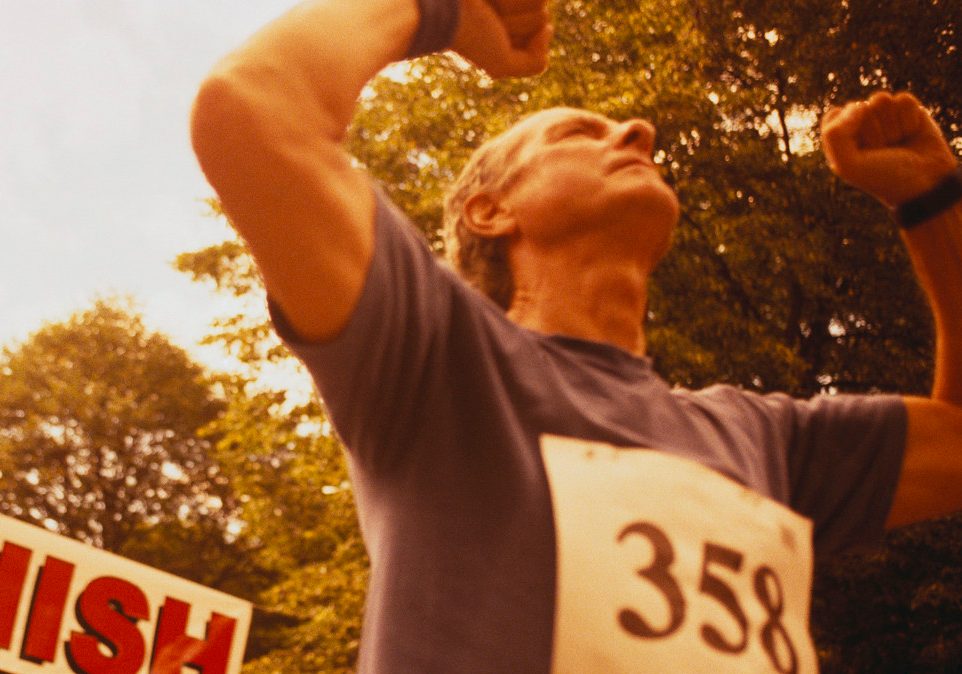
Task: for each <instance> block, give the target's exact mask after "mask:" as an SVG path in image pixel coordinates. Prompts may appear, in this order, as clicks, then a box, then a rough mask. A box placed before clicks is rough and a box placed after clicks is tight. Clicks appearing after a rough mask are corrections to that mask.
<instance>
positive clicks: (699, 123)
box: [178, 0, 962, 674]
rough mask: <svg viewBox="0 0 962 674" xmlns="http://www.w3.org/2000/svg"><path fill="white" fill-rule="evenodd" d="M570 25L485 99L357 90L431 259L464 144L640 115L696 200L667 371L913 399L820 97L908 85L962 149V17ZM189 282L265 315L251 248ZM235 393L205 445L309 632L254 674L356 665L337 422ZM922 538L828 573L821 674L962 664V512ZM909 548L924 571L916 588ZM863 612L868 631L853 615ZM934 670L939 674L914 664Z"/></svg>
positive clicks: (919, 335)
mask: <svg viewBox="0 0 962 674" xmlns="http://www.w3.org/2000/svg"><path fill="white" fill-rule="evenodd" d="M555 11H556V21H555V23H556V35H557V38H556V42H555V45H554V47H553V50H554V59H553V64H552V66H551V68H550V69H549V70H548V72H547V73H545V74H544V75H543V76H542V77H539V78H535V79H520V80H511V81H499V82H492V81H491V80H489V79H487V78H485V77H483V76H479V75H478V73H477V72H475V71H474V70H472V69H471V68H470V67H469V66H467V65H466V64H464V63H463V62H462V61H460V60H459V59H457V58H455V57H453V56H450V55H444V56H436V57H431V58H426V59H421V60H419V61H417V62H415V63H413V64H411V65H410V66H409V69H408V76H407V77H406V78H399V77H397V76H396V71H394V72H395V74H394V75H393V76H384V77H381V78H379V79H377V80H376V81H374V82H373V83H372V84H371V87H370V89H369V91H368V92H366V93H365V95H364V96H363V97H362V100H361V101H360V104H359V109H358V112H357V115H356V117H355V120H354V123H353V125H352V128H351V133H350V139H349V149H350V151H351V153H352V154H353V156H354V157H355V159H356V160H357V161H358V162H359V163H360V164H361V165H363V166H365V167H366V168H367V169H368V170H369V171H370V172H371V173H372V174H373V175H374V176H375V177H376V178H378V179H379V180H380V181H381V182H382V183H383V185H384V187H385V189H386V190H387V192H388V193H389V195H390V196H391V197H392V198H393V199H394V200H395V201H396V202H397V203H398V204H399V205H400V207H401V208H402V210H404V211H405V212H406V213H407V214H409V215H410V216H411V217H412V219H413V220H414V222H415V224H416V225H417V226H418V227H419V228H420V229H421V230H422V231H423V232H424V234H425V236H426V238H427V240H428V241H429V242H430V243H431V245H432V246H433V248H434V249H435V250H437V251H438V252H441V251H442V249H443V243H442V238H441V236H440V234H439V231H438V229H439V225H440V221H441V203H442V197H443V194H444V190H445V188H446V186H447V185H448V184H449V183H450V182H451V181H452V180H453V179H454V177H455V176H456V174H457V172H458V171H459V170H460V167H461V166H462V165H463V164H464V162H465V161H466V160H467V157H468V156H469V154H470V152H471V151H472V150H473V149H474V148H475V147H477V146H478V145H479V144H480V143H481V142H483V141H484V140H485V139H487V138H489V137H491V136H492V135H493V134H495V133H498V132H500V131H502V130H503V129H505V128H507V127H508V126H509V125H510V124H511V123H512V122H513V121H515V120H517V118H518V117H520V116H521V115H523V114H526V113H528V112H532V111H535V110H538V109H541V108H544V107H548V106H554V105H569V106H577V107H585V108H589V109H592V110H595V111H598V112H601V113H603V114H606V115H609V116H611V117H614V118H617V119H625V118H630V117H644V118H647V119H651V120H652V121H653V122H654V123H655V125H656V126H657V128H658V132H659V141H658V147H659V152H658V153H657V154H656V160H657V161H658V162H659V163H660V164H661V165H662V166H663V168H664V170H665V175H666V178H667V179H668V180H669V182H670V183H671V184H672V185H673V186H674V187H675V189H676V190H677V191H678V193H679V195H680V197H681V200H682V203H683V204H684V207H685V209H684V213H683V216H682V220H681V222H680V224H679V226H678V228H677V230H676V233H675V246H674V248H673V251H672V252H671V254H670V255H669V256H668V258H667V259H666V260H665V261H664V262H663V264H662V265H661V266H660V268H659V270H658V271H657V274H656V277H655V279H654V281H653V287H652V288H651V299H650V306H649V314H648V317H647V324H648V335H649V345H650V350H651V353H652V355H653V356H654V357H655V360H656V365H657V367H658V369H659V371H660V372H661V373H662V374H663V375H664V376H665V378H666V379H668V380H669V381H671V382H673V383H678V384H682V385H685V386H690V387H698V386H703V385H706V384H709V383H713V382H716V381H727V382H732V383H736V384H740V385H742V386H745V387H747V388H753V389H758V390H775V389H778V390H784V391H787V392H789V393H792V394H794V395H798V396H807V395H811V394H814V393H817V392H820V391H835V390H840V391H850V392H870V391H877V390H887V391H899V392H903V393H924V392H925V391H926V390H927V389H928V386H929V379H930V377H931V361H932V348H933V346H932V328H931V319H930V317H929V314H928V310H927V308H926V305H925V301H924V298H923V297H922V295H921V293H920V291H919V289H918V287H917V284H916V282H915V280H914V278H913V276H912V273H911V270H910V268H909V264H908V261H907V259H906V255H905V252H904V250H903V248H902V245H901V243H900V242H899V240H898V236H897V234H896V233H895V231H894V228H893V227H892V225H891V223H890V222H889V220H888V216H887V214H885V213H884V211H883V210H882V209H881V208H880V207H879V206H877V205H876V204H875V203H873V202H872V201H870V200H869V199H867V198H866V197H863V196H862V195H859V194H856V193H854V192H853V191H851V190H849V189H847V188H845V187H844V186H842V185H841V184H839V182H838V181H837V180H836V179H834V178H833V177H832V176H831V174H830V172H829V171H828V169H827V168H826V166H825V165H824V162H823V160H822V159H821V155H820V152H819V140H818V133H817V126H818V122H819V120H820V118H821V116H822V115H823V114H824V113H825V111H826V110H827V109H828V107H829V106H831V105H835V104H839V103H843V102H845V101H847V100H850V99H853V98H856V97H863V96H865V95H867V94H868V93H870V92H871V91H872V90H874V89H875V88H878V87H881V86H886V87H895V88H910V89H912V90H913V91H914V92H915V93H916V94H917V95H918V96H919V97H920V98H921V99H922V100H924V101H926V102H927V103H928V104H929V105H931V106H932V108H933V110H934V112H935V114H936V117H937V119H938V120H939V121H940V123H941V124H942V125H943V128H944V129H946V130H947V131H948V132H949V134H950V135H951V136H952V137H953V138H954V139H955V143H956V146H957V147H959V148H960V149H962V144H960V143H962V139H960V136H962V131H960V123H962V98H960V96H962V94H960V90H959V87H958V82H959V81H962V72H960V70H959V69H960V67H962V65H960V64H962V60H960V59H959V51H958V50H959V46H960V45H959V42H960V39H959V33H958V31H959V26H960V21H962V4H959V3H955V2H947V1H946V0H844V1H843V0H812V1H811V2H806V3H796V2H788V1H786V0H777V1H774V2H773V1H771V0H769V1H767V2H763V1H761V0H712V1H711V2H708V0H644V1H643V2H637V1H632V2H629V1H628V0H609V1H607V2H599V1H598V0H564V1H562V2H559V3H557V6H556V10H555ZM178 266H179V268H180V269H181V270H183V271H186V272H188V273H190V274H192V275H193V276H194V278H196V279H199V280H206V281H208V282H213V283H214V284H215V285H216V286H218V287H220V288H222V289H224V290H226V291H228V292H231V293H233V294H235V295H238V296H257V297H262V293H263V290H262V288H260V285H259V280H258V279H257V276H256V274H255V273H254V272H253V269H252V266H251V264H250V261H249V260H248V259H247V258H246V256H245V255H244V254H243V251H242V246H241V244H239V243H238V242H236V241H231V242H227V243H225V244H224V245H223V246H220V247H213V248H210V249H207V250H205V251H200V252H199V253H193V254H185V255H184V256H181V258H179V260H178ZM268 335H269V329H268V327H267V324H266V322H265V317H264V315H263V314H262V313H258V314H256V316H254V317H251V316H250V315H238V316H235V317H230V318H227V319H224V320H222V321H220V322H219V325H218V328H217V332H216V333H215V334H214V335H213V336H212V339H213V340H215V341H220V342H222V343H224V344H225V345H227V346H228V347H229V348H231V349H232V350H233V351H234V353H237V354H240V355H241V356H242V358H243V359H244V360H245V362H247V363H248V364H250V365H252V366H253V367H254V368H255V369H257V368H258V367H259V364H260V363H263V362H265V361H266V360H268V359H274V360H277V359H282V358H283V357H284V352H283V351H282V350H280V349H278V347H277V344H276V342H272V341H270V340H269V339H267V336H268ZM228 388H231V387H230V386H228ZM231 390H232V391H233V392H232V394H231V395H230V396H229V397H230V399H231V400H232V403H231V407H230V409H229V410H228V412H227V413H226V415H225V416H224V417H223V418H222V419H221V420H220V421H219V422H218V423H217V424H215V425H214V426H212V427H211V428H212V430H213V432H215V434H216V435H217V436H218V438H219V440H218V441H217V449H216V452H217V456H218V460H220V461H221V462H223V464H224V465H225V466H228V468H226V469H225V470H226V471H227V472H228V473H229V474H230V475H231V476H232V480H233V481H234V484H235V485H236V488H237V489H238V491H239V492H240V493H242V494H244V496H243V501H244V504H243V512H242V519H243V521H244V522H245V523H246V525H247V528H246V529H245V531H244V534H243V536H244V537H245V539H246V540H247V541H248V542H249V543H250V544H251V545H252V546H253V547H255V548H257V549H258V550H259V553H258V554H259V560H260V561H261V562H262V563H263V564H265V565H266V567H267V568H270V569H272V570H274V571H276V572H277V573H279V574H280V575H281V576H282V579H281V580H280V581H279V582H278V583H277V584H276V585H275V586H274V587H273V588H272V589H271V590H269V591H267V592H265V593H263V594H262V595H261V597H260V601H261V602H262V603H263V605H264V606H265V607H269V609H270V611H273V612H276V613H277V614H280V615H288V616H292V617H293V618H294V619H295V621H296V622H294V623H290V624H286V625H281V626H278V625H274V626H272V627H270V628H269V629H268V630H267V632H269V634H267V633H265V635H264V636H263V638H262V643H265V644H266V643H270V644H273V645H274V648H273V649H272V650H270V652H267V653H265V654H264V655H263V656H262V657H259V658H257V659H256V660H254V661H252V662H250V663H249V664H248V665H247V671H250V672H257V673H258V674H259V673H260V672H274V671H299V672H311V671H349V668H350V666H351V663H353V661H354V657H355V656H356V643H357V642H356V639H357V626H358V615H359V613H360V607H361V605H362V595H363V583H364V579H365V577H366V572H365V568H366V566H365V565H366V562H365V559H364V557H363V551H362V547H361V543H360V537H359V534H358V532H357V528H356V524H355V522H354V515H353V510H352V506H351V503H350V491H349V489H346V488H344V487H343V485H344V484H345V482H344V480H346V475H345V472H344V468H343V464H342V463H341V459H340V458H339V453H338V448H337V444H336V442H335V440H334V439H333V438H331V437H330V436H329V435H327V434H325V433H312V434H304V433H303V432H302V431H303V430H304V429H305V428H308V427H310V426H312V425H313V426H314V427H315V428H316V427H318V426H319V425H320V426H321V427H323V425H324V418H323V415H322V413H321V411H320V410H319V409H317V408H315V407H313V406H307V407H303V408H293V409H292V410H287V409H286V408H285V402H284V398H283V396H282V395H281V394H274V393H269V392H268V393H264V392H262V393H258V394H252V393H250V392H249V391H248V390H247V389H246V387H245V385H244V382H239V383H238V382H235V384H234V387H233V388H232V389H231ZM299 429H300V430H299ZM324 486H327V487H329V489H327V492H329V493H327V494H325V493H324ZM332 490H333V491H332ZM933 527H934V528H931V529H929V528H926V527H924V526H923V527H919V528H915V529H913V530H912V532H911V533H910V534H905V536H906V538H899V536H901V534H897V535H896V536H895V537H894V538H893V539H892V541H891V542H890V545H889V546H888V547H887V548H885V549H884V550H882V551H881V552H876V553H873V554H872V555H869V556H868V557H846V558H844V559H842V560H839V561H838V562H836V563H834V564H832V563H830V562H824V563H823V564H822V565H821V566H820V569H819V585H818V589H817V592H816V598H815V628H814V631H815V634H816V638H817V639H818V641H819V649H820V654H821V656H822V659H823V665H824V667H825V671H839V672H843V671H844V672H851V671H942V670H939V669H938V667H939V666H940V665H939V663H941V664H942V665H945V663H949V662H953V661H957V655H958V650H957V645H958V639H957V638H958V634H959V633H960V629H962V628H960V623H959V615H960V613H959V611H958V610H957V609H958V601H957V600H958V596H957V595H958V592H959V590H958V588H959V584H958V580H959V579H958V562H957V559H958V556H957V553H958V551H957V549H955V548H951V546H952V545H955V546H957V545H958V541H959V540H962V533H960V531H959V529H958V522H957V521H955V520H950V521H947V522H945V523H941V524H938V525H933ZM906 541H909V542H910V544H908V543H906ZM946 546H949V547H946ZM945 550H950V551H954V552H952V554H944V553H943V551H945ZM912 555H914V556H915V557H917V558H925V559H927V560H928V562H929V563H927V564H926V565H920V566H919V568H920V569H921V568H922V567H924V570H920V572H919V574H918V575H916V576H907V575H906V574H904V573H903V571H904V569H905V566H906V565H907V564H908V563H909V562H908V561H907V560H909V559H911V556H912ZM953 555H954V556H953ZM864 569H869V570H870V571H869V575H868V578H869V580H866V581H865V582H861V581H860V579H859V575H860V574H861V572H862V571H863V570H864ZM902 576H906V577H902ZM870 601H874V602H875V603H873V604H871V608H870V609H867V610H868V611H869V612H872V613H873V616H872V619H873V621H874V622H872V623H871V624H870V625H869V624H867V623H866V622H865V619H863V618H861V617H859V616H862V613H861V612H860V610H861V609H862V607H865V606H867V605H869V604H868V602H870ZM931 606H937V607H938V610H935V609H933V610H932V611H929V612H928V613H925V611H926V610H928V609H926V607H931ZM919 611H922V613H924V616H925V617H924V619H923V618H922V617H920V616H922V613H919ZM857 617H858V619H856V618H857ZM862 625H865V628H864V629H863V628H862V627H861V626H862ZM850 628H852V629H850ZM874 635H878V640H876V639H875V638H874ZM882 642H884V645H882ZM873 651H875V652H877V653H878V654H881V653H884V654H886V655H885V657H887V658H889V660H888V661H889V662H898V663H901V664H899V666H898V667H896V668H894V669H893V668H888V669H886V666H885V665H884V664H881V663H883V662H884V661H885V660H884V658H882V657H881V656H879V657H878V658H876V659H875V660H869V659H866V658H868V657H869V654H871V653H872V652H873ZM953 658H956V660H953ZM920 662H922V663H925V662H929V663H934V664H931V668H930V670H925V669H914V668H913V667H916V666H919V665H918V663H920ZM845 663H849V665H846V664H845ZM852 663H862V664H864V666H865V669H861V670H859V669H852V667H860V666H862V665H861V664H852ZM867 663H875V664H872V665H869V664H867ZM902 664H904V665H905V666H904V667H903V666H902ZM846 666H849V668H847V669H846ZM922 666H923V667H924V666H928V665H924V664H923V665H922Z"/></svg>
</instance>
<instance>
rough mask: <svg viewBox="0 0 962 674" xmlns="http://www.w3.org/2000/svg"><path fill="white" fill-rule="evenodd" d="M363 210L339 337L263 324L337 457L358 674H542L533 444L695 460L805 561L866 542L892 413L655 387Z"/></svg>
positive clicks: (893, 450)
mask: <svg viewBox="0 0 962 674" xmlns="http://www.w3.org/2000/svg"><path fill="white" fill-rule="evenodd" d="M377 198H378V206H377V216H376V225H375V251H374V255H373V260H372V262H371V267H370V269H369V271H368V275H367V279H366V282H365V286H364V290H363V292H362V295H361V297H360V300H359V303H358V305H357V307H356V309H355V311H354V313H353V315H352V317H351V319H350V321H349V323H348V325H347V326H346V327H345V328H344V330H343V332H342V333H341V334H340V335H338V336H337V337H336V338H335V339H334V340H333V341H331V342H329V343H325V344H306V343H301V342H298V341H297V340H296V338H294V336H293V334H292V332H291V331H290V329H289V327H288V326H287V325H286V323H285V321H284V318H283V316H282V315H281V314H280V312H279V311H277V309H276V307H272V312H273V317H274V321H275V324H276V326H277V328H278V331H279V332H280V334H281V335H282V337H284V338H285V339H286V341H287V342H288V344H289V345H290V346H291V347H292V348H293V350H294V352H295V353H296V354H297V355H298V357H300V358H301V359H302V360H303V361H304V362H305V363H306V364H307V367H308V369H309V370H310V372H311V373H312V375H313V376H314V379H315V381H316V384H317V387H318V389H319V391H320V394H321V396H322V398H323V399H324V402H325V405H326V407H327V408H328V412H329V415H330V418H331V420H332V422H333V424H334V427H335V428H336V430H337V432H338V434H339V435H340V437H341V438H342V440H343V441H344V443H345V445H346V446H347V447H348V449H349V453H348V460H349V466H350V470H351V474H352V478H353V482H354V487H355V492H356V498H357V503H358V510H359V516H360V521H361V528H362V531H363V533H364V537H365V541H366V543H367V546H368V550H369V553H370V558H371V565H372V569H371V582H370V588H369V595H368V602H367V607H366V612H365V619H364V628H363V638H362V647H361V657H360V671H361V672H379V673H385V672H388V673H390V672H418V673H422V674H426V673H433V672H437V673H439V674H442V673H443V674H451V673H455V672H457V673H461V672H465V673H467V672H479V673H480V672H485V673H486V674H491V673H495V672H505V673H511V674H517V673H521V672H523V673H525V674H539V673H543V672H548V671H549V668H550V661H551V645H552V621H553V611H554V592H555V568H556V559H555V533H554V527H553V516H552V506H551V500H550V495H549V489H548V484H547V481H546V475H545V469H544V466H543V464H542V458H541V455H540V452H539V437H540V436H541V435H542V434H553V435H561V436H569V437H575V438H580V439H586V440H593V441H600V442H606V443H610V444H613V445H616V446H624V447H650V448H656V449H659V450H661V451H664V452H668V453H671V454H674V455H677V456H681V457H685V458H688V459H692V460H695V461H697V462H699V463H701V464H703V465H705V466H708V467H710V468H712V469H714V470H716V471H719V472H720V473H722V474H724V475H726V476H728V477H730V478H732V479H733V480H735V481H737V482H739V483H741V484H743V485H745V486H747V487H749V488H751V489H753V490H755V491H757V492H760V493H761V494H764V495H766V496H768V497H770V498H772V499H775V500H777V501H779V502H782V503H784V504H787V505H788V506H790V507H791V508H793V509H795V510H797V511H799V512H800V513H802V514H804V515H806V516H807V517H810V518H812V519H813V520H814V523H815V546H816V552H818V553H826V552H832V551H835V550H838V549H840V548H843V547H846V546H848V545H853V544H859V543H866V542H871V541H874V540H876V539H877V538H878V536H879V535H880V534H881V531H882V526H883V523H884V519H885V517H886V514H887V512H888V509H889V507H890V504H891V498H892V495H893V492H894V488H895V485H896V482H897V480H898V475H899V470H900V466H901V459H902V451H903V446H904V440H905V411H904V406H903V405H902V403H901V400H900V399H899V398H897V397H895V396H871V397H865V396H843V395H839V396H833V397H818V398H815V399H812V400H809V401H799V400H794V399H792V398H790V397H788V396H785V395H781V394H773V395H764V396H763V395H758V394H754V393H749V392H745V391H742V390H740V389H737V388H734V387H731V386H714V387H711V388H708V389H705V390H703V391H696V392H692V391H688V390H682V389H673V388H672V387H670V386H669V385H668V384H666V383H665V382H664V381H663V380H662V379H661V378H660V377H659V376H658V375H657V374H656V373H655V372H654V371H653V370H652V367H651V363H650V362H649V360H648V359H645V358H636V357H634V356H633V355H631V354H629V353H627V352H624V351H622V350H620V349H618V348H616V347H613V346H610V345H606V344H600V343H594V342H588V341H583V340H580V339H574V338H570V337H564V336H560V335H543V334H539V333H536V332H533V331H529V330H526V329H524V328H521V327H519V326H518V325H516V324H514V323H512V322H511V321H510V320H508V318H507V317H506V316H505V315H504V313H503V312H502V311H501V310H500V309H499V308H498V307H497V306H496V305H495V304H494V303H492V302H491V301H489V300H488V299H487V298H485V297H483V296H482V295H481V294H479V293H478V292H476V291H475V290H473V289H472V288H470V287H468V286H467V285H466V284H465V283H463V282H462V281H461V280H460V279H458V277H457V276H456V275H455V274H454V273H452V272H451V271H450V270H449V269H447V268H446V267H445V266H444V265H443V264H440V263H439V262H438V261H437V260H436V258H435V257H434V256H433V255H432V253H431V252H430V251H429V250H428V248H427V246H426V245H425V244H424V242H423V240H422V238H421V237H420V236H419V235H418V234H417V233H416V231H414V230H413V228H411V227H410V225H409V223H408V222H407V220H406V218H405V217H404V216H403V215H402V214H401V213H400V212H399V211H397V209H396V208H395V207H394V206H393V205H392V204H390V203H389V202H388V200H387V199H386V197H384V195H383V194H382V193H381V192H380V191H378V197H377ZM643 486H644V485H639V488H643ZM720 524H721V525H723V523H720Z"/></svg>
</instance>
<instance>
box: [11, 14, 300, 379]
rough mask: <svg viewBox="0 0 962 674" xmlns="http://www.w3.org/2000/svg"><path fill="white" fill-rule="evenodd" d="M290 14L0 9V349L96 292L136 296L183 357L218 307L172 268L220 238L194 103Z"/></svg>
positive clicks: (222, 307) (223, 231)
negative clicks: (198, 156) (225, 65)
mask: <svg viewBox="0 0 962 674" xmlns="http://www.w3.org/2000/svg"><path fill="white" fill-rule="evenodd" d="M291 4H293V3H292V2H290V1H285V0H241V1H237V0H44V1H43V2H39V1H37V0H0V17H2V19H0V346H3V345H7V344H12V343H15V342H16V341H19V340H22V339H24V338H25V337H27V336H28V335H29V333H31V332H33V331H34V330H36V329H38V328H39V327H41V325H42V324H43V323H44V322H45V321H59V320H63V319H66V318H67V317H69V316H70V315H71V314H72V313H74V312H75V311H77V310H81V309H84V308H86V307H89V306H90V305H91V304H92V302H93V301H94V299H95V298H96V297H98V296H110V295H121V296H123V295H128V294H129V295H132V296H133V298H134V300H135V306H136V307H137V308H138V309H139V310H140V311H141V312H142V313H143V314H144V317H145V320H146V323H147V325H148V326H149V327H151V328H152V329H156V330H161V331H163V332H166V333H167V334H169V335H170V336H171V338H172V339H173V340H174V341H175V342H176V343H178V344H180V345H181V346H183V347H185V348H192V347H193V345H195V344H196V342H197V340H199V339H200V338H201V337H202V336H203V335H204V334H205V333H206V332H207V331H208V330H207V328H208V325H209V323H210V321H211V320H212V319H213V318H214V317H215V316H216V315H219V314H221V313H225V312H226V311H227V309H228V307H227V305H226V303H225V301H222V300H219V299H218V298H217V297H216V295H214V294H213V293H212V292H211V291H210V290H208V289H206V288H205V287H204V286H202V285H199V284H196V283H193V282H192V281H190V279H189V278H188V277H187V276H186V275H184V274H182V273H180V272H177V271H176V270H174V269H173V268H172V267H171V262H172V260H173V259H174V258H175V257H176V255H177V254H178V253H182V252H186V251H191V250H196V249H199V248H202V247H204V246H207V245H211V244H213V243H216V242H218V241H221V240H223V239H224V238H226V237H227V236H228V235H229V232H228V230H227V227H226V225H225V224H224V223H223V222H221V221H219V220H217V219H216V218H213V217H211V216H210V215H209V214H208V208H207V206H206V204H205V203H204V199H206V198H208V197H210V196H212V194H213V192H212V190H211V188H210V187H209V186H208V185H207V183H206V181H205V180H204V177H203V175H202V174H201V172H200V169H199V168H198V167H197V164H196V161H195V160H194V157H193V154H192V152H191V149H190V143H189V138H188V118H189V112H190V105H191V101H192V99H193V96H194V93H195V92H196V90H197V86H198V84H199V83H200V81H201V79H202V78H203V76H204V75H205V73H206V72H207V71H208V70H209V69H210V67H211V66H212V65H213V64H214V63H215V62H216V60H217V59H218V58H219V57H220V56H222V55H223V54H225V53H227V52H228V51H230V50H231V49H232V48H233V47H235V46H237V45H238V44H240V43H241V42H242V41H243V40H244V39H245V38H246V37H247V36H249V35H250V34H251V33H253V32H254V31H255V30H257V28H258V27H259V26H260V25H262V24H264V23H265V22H266V21H268V20H270V19H271V18H273V17H274V16H276V15H278V14H280V13H282V12H283V11H284V9H285V8H286V7H288V6H290V5H291ZM194 353H195V354H197V355H196V357H198V358H199V359H201V360H202V361H205V362H207V364H208V365H211V366H213V367H216V362H213V361H214V360H216V356H214V355H213V354H212V353H211V352H210V351H208V352H207V354H206V355H202V354H203V353H204V352H203V351H197V350H195V351H194Z"/></svg>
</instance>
